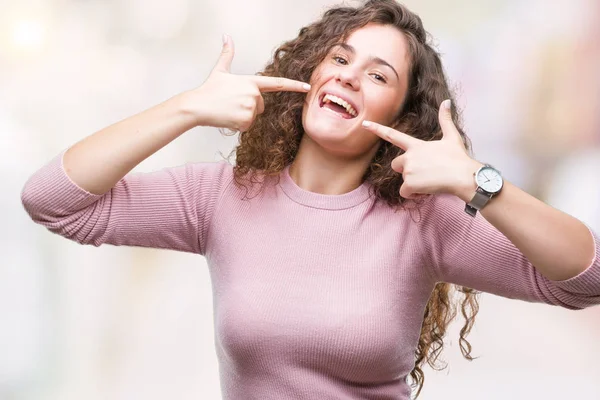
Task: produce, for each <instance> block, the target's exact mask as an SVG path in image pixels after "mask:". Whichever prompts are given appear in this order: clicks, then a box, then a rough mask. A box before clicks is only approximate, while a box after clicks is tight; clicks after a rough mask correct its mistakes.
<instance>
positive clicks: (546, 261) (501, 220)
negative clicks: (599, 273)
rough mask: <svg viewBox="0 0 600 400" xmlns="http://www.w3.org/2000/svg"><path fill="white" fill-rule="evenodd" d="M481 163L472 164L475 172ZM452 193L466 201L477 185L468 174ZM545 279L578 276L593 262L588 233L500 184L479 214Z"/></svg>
mask: <svg viewBox="0 0 600 400" xmlns="http://www.w3.org/2000/svg"><path fill="white" fill-rule="evenodd" d="M482 165H483V164H479V163H475V165H474V168H475V170H474V171H473V172H475V171H476V170H477V169H478V168H479V167H480V166H482ZM469 178H470V179H468V178H467V179H465V181H466V182H468V181H469V180H470V181H471V182H472V183H471V184H470V185H469V184H468V183H467V184H466V185H465V186H464V187H461V188H458V189H457V190H456V194H457V195H458V197H460V198H461V199H462V200H463V201H465V202H469V201H471V198H472V197H473V195H474V194H475V190H476V187H477V185H476V184H475V181H474V179H473V175H472V174H471V175H470V177H469ZM480 212H481V215H482V216H483V217H485V219H486V220H487V221H488V222H490V223H491V224H492V225H493V226H494V227H495V228H496V229H498V230H499V231H500V232H502V234H504V236H506V237H507V238H508V239H509V240H510V241H511V242H512V243H513V244H514V245H515V246H516V247H517V248H518V249H519V250H520V251H521V252H522V253H523V255H525V257H527V258H528V259H529V260H530V261H531V263H532V264H533V265H535V267H536V268H537V270H538V271H539V272H540V273H541V274H542V275H544V276H545V277H546V278H548V279H551V280H554V281H562V280H567V279H570V278H572V277H574V276H577V275H579V274H580V273H581V272H583V271H584V270H585V269H587V268H588V267H589V266H590V265H591V264H592V262H593V261H594V259H595V256H596V254H595V253H596V249H595V243H594V238H593V236H592V234H591V232H590V230H589V229H588V228H587V226H585V225H584V224H583V223H582V222H581V221H579V220H578V219H576V218H574V217H572V216H570V215H568V214H566V213H564V212H561V211H559V210H557V209H555V208H553V207H551V206H549V205H547V204H546V203H544V202H542V201H540V200H538V199H536V198H535V197H533V196H531V195H530V194H528V193H526V192H524V191H523V190H521V189H519V188H518V187H517V186H515V185H513V184H511V183H510V182H507V181H506V180H505V181H504V186H503V188H502V190H501V191H500V193H499V194H498V195H496V196H494V197H493V198H492V199H491V200H490V201H489V202H488V204H487V205H486V206H485V207H484V208H483V209H482V210H481V211H480Z"/></svg>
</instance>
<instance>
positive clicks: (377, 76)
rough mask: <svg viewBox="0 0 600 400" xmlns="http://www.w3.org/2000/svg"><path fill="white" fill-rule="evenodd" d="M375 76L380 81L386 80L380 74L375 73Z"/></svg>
mask: <svg viewBox="0 0 600 400" xmlns="http://www.w3.org/2000/svg"><path fill="white" fill-rule="evenodd" d="M373 78H375V79H377V80H378V81H381V82H383V83H385V82H386V80H385V78H384V77H383V76H381V75H379V74H373Z"/></svg>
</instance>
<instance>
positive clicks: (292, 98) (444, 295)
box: [230, 0, 479, 397]
mask: <svg viewBox="0 0 600 400" xmlns="http://www.w3.org/2000/svg"><path fill="white" fill-rule="evenodd" d="M368 23H377V24H382V25H392V26H395V27H396V28H398V29H399V30H400V31H401V32H402V33H403V34H404V35H405V37H406V39H407V42H408V47H409V57H410V68H409V71H408V82H409V84H408V90H407V93H406V97H405V99H404V104H403V105H402V107H401V109H400V112H399V113H398V115H397V117H396V120H395V123H393V124H392V126H393V127H394V128H396V129H398V130H400V131H403V132H405V133H407V134H409V135H412V136H413V137H416V138H419V139H422V140H439V139H441V137H442V131H441V127H440V125H439V121H438V109H439V106H440V104H441V103H442V101H444V100H445V99H451V100H452V99H453V97H454V96H453V93H452V91H451V90H450V88H449V85H448V82H447V79H446V76H445V73H444V70H443V67H442V62H441V59H440V55H439V53H438V52H437V51H436V50H435V49H434V46H433V45H432V44H431V38H430V36H429V34H428V33H427V32H426V31H425V29H424V28H423V23H422V21H421V18H420V17H419V16H418V15H416V14H414V13H413V12H411V11H410V10H408V9H407V8H406V7H405V6H403V5H401V4H398V3H397V2H396V1H394V0H369V1H366V2H365V3H363V4H362V5H361V6H358V7H349V6H340V7H336V8H332V9H330V10H328V11H326V12H325V13H324V14H323V17H322V18H321V19H320V20H318V21H316V22H314V23H312V24H310V25H308V26H306V27H303V28H302V29H300V32H299V34H298V37H296V38H295V39H293V40H290V41H288V42H285V43H283V44H282V45H281V46H279V47H278V48H277V49H276V50H275V52H274V55H273V59H272V61H271V62H270V63H269V64H268V65H267V66H266V67H265V69H264V71H262V72H260V73H258V74H259V75H265V76H273V77H286V78H290V79H295V80H299V81H303V82H310V79H311V77H312V74H313V72H314V70H315V69H316V67H317V66H318V65H319V64H320V63H321V62H322V60H323V59H324V58H325V56H326V55H327V54H328V53H329V51H330V49H331V47H332V46H334V45H335V44H336V43H339V42H344V41H345V40H346V39H347V38H348V36H349V35H350V34H351V33H352V32H353V31H355V30H356V29H358V28H361V27H363V26H365V25H367V24H368ZM263 97H264V102H265V111H264V113H263V114H261V115H259V116H258V117H257V118H256V119H255V121H254V122H253V124H252V126H251V127H250V128H249V129H248V130H247V131H246V132H242V133H240V136H239V145H238V146H237V147H236V148H235V149H234V150H233V152H232V153H231V154H230V157H231V155H233V154H234V153H235V155H236V165H235V167H234V176H235V181H236V183H237V184H238V185H241V186H244V187H245V188H246V189H248V188H247V186H246V184H250V185H251V186H252V185H253V184H255V183H261V182H262V183H265V181H264V180H257V179H256V178H257V177H258V176H259V175H261V176H262V177H277V176H279V174H280V172H281V171H282V170H283V169H284V168H285V167H286V166H287V165H289V164H291V163H292V161H293V160H294V158H295V156H296V154H297V152H298V148H299V145H300V140H301V138H302V135H303V134H304V129H303V125H302V109H303V107H304V102H305V95H304V94H302V93H296V92H273V93H264V94H263ZM455 104H456V103H455V102H454V101H452V115H453V119H454V124H455V125H456V127H457V128H458V130H459V132H460V134H461V136H462V138H463V141H464V143H465V146H466V148H467V149H468V150H469V151H470V148H471V145H470V141H469V139H468V137H467V136H466V135H465V133H464V131H463V129H462V127H461V121H460V118H459V112H458V110H457V109H456V106H455ZM402 152H403V151H402V150H401V149H399V148H398V147H396V146H394V145H392V144H391V143H388V142H386V141H381V144H380V147H379V148H378V151H377V153H376V154H375V156H374V157H373V159H372V161H371V163H370V165H369V167H368V168H367V169H366V171H365V174H364V176H363V180H367V181H368V182H369V183H370V184H371V185H370V190H371V191H372V193H373V194H374V195H375V196H376V198H377V199H379V200H383V201H385V202H387V204H389V206H390V207H392V208H394V209H395V210H396V209H398V208H402V207H401V206H403V205H404V203H406V202H408V201H409V200H408V199H404V198H402V197H401V196H400V193H399V190H400V186H401V185H402V182H403V180H402V175H401V174H398V173H397V172H395V171H394V170H392V168H391V162H392V160H393V159H394V158H396V157H397V156H399V155H401V154H402ZM453 288H455V289H456V290H457V291H458V292H459V293H461V294H463V295H464V299H463V300H462V303H461V313H462V315H463V317H464V318H465V325H464V326H463V328H462V329H461V331H460V340H459V343H460V349H461V352H462V354H463V356H464V357H465V358H466V359H468V360H473V357H471V344H470V343H469V342H468V341H467V340H466V336H467V335H468V334H469V332H470V331H471V328H472V327H473V324H474V321H475V316H476V315H477V312H478V309H479V304H478V301H477V295H478V294H479V293H478V292H476V291H475V290H473V289H470V288H466V287H454V285H451V284H448V283H443V282H442V283H438V284H437V285H436V286H435V288H434V290H433V292H432V295H431V297H430V299H429V301H428V303H427V306H426V308H425V313H424V319H423V324H422V327H421V334H420V337H419V342H418V345H417V348H416V352H415V367H414V369H413V370H412V371H411V373H410V376H411V378H412V380H413V383H412V387H413V388H415V387H416V388H417V393H416V397H418V396H419V394H420V393H421V389H422V387H423V383H424V381H425V376H424V373H423V370H422V369H421V366H422V365H423V364H424V363H425V362H427V363H428V364H429V365H430V366H431V367H432V368H433V369H436V370H441V369H444V368H446V365H444V366H443V367H438V366H437V363H436V361H437V359H438V357H439V355H440V353H441V351H442V349H443V345H444V341H443V338H444V336H445V334H446V330H447V327H448V325H449V323H450V322H451V321H452V320H453V319H454V318H455V316H456V313H457V302H455V301H453V297H452V294H453V293H452V289H453Z"/></svg>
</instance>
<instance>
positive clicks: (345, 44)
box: [334, 43, 400, 80]
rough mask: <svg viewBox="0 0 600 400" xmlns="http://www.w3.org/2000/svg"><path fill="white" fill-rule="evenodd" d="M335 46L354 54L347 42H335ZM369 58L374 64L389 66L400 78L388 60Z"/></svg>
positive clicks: (354, 51) (352, 48)
mask: <svg viewBox="0 0 600 400" xmlns="http://www.w3.org/2000/svg"><path fill="white" fill-rule="evenodd" d="M335 46H340V47H341V48H342V49H344V50H346V51H347V52H348V53H351V54H353V55H354V54H356V50H354V47H353V46H351V45H349V44H348V43H336V44H335V45H334V47H335ZM369 60H371V61H372V62H374V63H376V64H380V65H385V66H386V67H389V68H391V69H392V71H394V74H396V78H398V80H400V76H398V72H397V71H396V69H395V68H394V67H392V65H391V64H390V63H389V62H387V61H385V60H384V59H383V58H380V57H374V56H371V57H369Z"/></svg>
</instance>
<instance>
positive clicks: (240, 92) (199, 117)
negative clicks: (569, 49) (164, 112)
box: [184, 35, 310, 132]
mask: <svg viewBox="0 0 600 400" xmlns="http://www.w3.org/2000/svg"><path fill="white" fill-rule="evenodd" d="M233 55H234V46H233V41H232V40H231V38H230V37H229V36H227V35H225V36H223V50H222V51H221V55H220V56H219V60H218V61H217V64H216V65H215V67H214V68H213V70H212V72H211V73H210V75H209V76H208V79H207V80H206V81H205V82H204V83H203V84H202V86H200V87H199V88H197V89H194V90H191V91H189V92H186V93H185V94H184V99H185V100H184V102H185V105H184V108H185V109H186V110H187V111H188V112H191V113H192V114H193V115H194V116H195V118H196V121H197V125H204V126H214V127H218V128H228V129H231V130H236V131H240V132H243V131H246V130H247V129H248V128H249V127H250V125H252V122H254V119H255V118H256V116H257V115H258V114H261V113H262V112H263V111H264V109H265V104H264V101H263V98H262V95H261V93H262V92H274V91H293V92H304V93H306V92H308V91H309V90H310V85H309V84H307V83H304V82H300V81H295V80H292V79H287V78H275V77H269V76H257V75H233V74H231V72H230V69H231V62H232V61H233Z"/></svg>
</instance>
